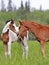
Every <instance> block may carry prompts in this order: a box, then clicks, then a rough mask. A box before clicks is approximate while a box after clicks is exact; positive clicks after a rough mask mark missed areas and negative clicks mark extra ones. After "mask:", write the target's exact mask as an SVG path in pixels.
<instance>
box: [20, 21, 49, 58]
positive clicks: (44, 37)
mask: <svg viewBox="0 0 49 65" xmlns="http://www.w3.org/2000/svg"><path fill="white" fill-rule="evenodd" d="M27 30H29V31H30V32H31V33H32V34H34V35H35V37H36V39H37V40H38V41H39V42H40V46H41V52H42V55H43V57H45V42H46V41H49V26H44V25H41V24H38V23H35V22H30V21H26V20H21V21H20V28H19V36H21V34H23V32H24V31H27Z"/></svg>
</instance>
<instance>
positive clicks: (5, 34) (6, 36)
mask: <svg viewBox="0 0 49 65" xmlns="http://www.w3.org/2000/svg"><path fill="white" fill-rule="evenodd" d="M18 31H19V26H18V27H16V25H15V23H14V21H13V20H9V21H7V22H6V25H5V27H4V28H3V31H2V35H1V38H2V41H3V43H4V50H5V56H6V57H7V55H9V56H10V57H11V43H12V42H14V41H17V40H19V38H18V36H17V35H18ZM21 39H22V40H20V44H21V46H22V49H23V55H22V56H24V55H25V54H26V58H27V56H28V45H27V41H28V32H25V35H23V36H22V37H21Z"/></svg>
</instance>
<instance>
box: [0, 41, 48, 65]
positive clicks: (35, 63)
mask: <svg viewBox="0 0 49 65" xmlns="http://www.w3.org/2000/svg"><path fill="white" fill-rule="evenodd" d="M28 47H29V52H28V59H27V60H26V58H24V59H23V58H22V48H21V46H20V44H19V43H18V42H14V43H12V56H11V59H10V58H9V57H8V58H5V56H4V47H3V42H2V41H0V65H49V42H47V43H46V44H45V48H46V57H45V59H44V58H43V57H42V55H41V51H40V44H39V43H38V42H37V41H29V42H28Z"/></svg>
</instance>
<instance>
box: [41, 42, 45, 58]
mask: <svg viewBox="0 0 49 65" xmlns="http://www.w3.org/2000/svg"><path fill="white" fill-rule="evenodd" d="M40 45H41V52H42V55H43V57H44V58H45V45H44V41H40Z"/></svg>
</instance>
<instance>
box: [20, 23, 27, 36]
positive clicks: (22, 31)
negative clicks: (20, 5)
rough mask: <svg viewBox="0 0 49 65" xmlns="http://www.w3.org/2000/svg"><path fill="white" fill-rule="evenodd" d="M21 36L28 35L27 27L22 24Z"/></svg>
mask: <svg viewBox="0 0 49 65" xmlns="http://www.w3.org/2000/svg"><path fill="white" fill-rule="evenodd" d="M19 36H20V37H24V36H27V28H26V27H24V26H23V25H22V24H20V26H19Z"/></svg>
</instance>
